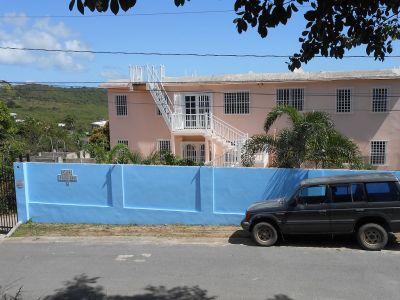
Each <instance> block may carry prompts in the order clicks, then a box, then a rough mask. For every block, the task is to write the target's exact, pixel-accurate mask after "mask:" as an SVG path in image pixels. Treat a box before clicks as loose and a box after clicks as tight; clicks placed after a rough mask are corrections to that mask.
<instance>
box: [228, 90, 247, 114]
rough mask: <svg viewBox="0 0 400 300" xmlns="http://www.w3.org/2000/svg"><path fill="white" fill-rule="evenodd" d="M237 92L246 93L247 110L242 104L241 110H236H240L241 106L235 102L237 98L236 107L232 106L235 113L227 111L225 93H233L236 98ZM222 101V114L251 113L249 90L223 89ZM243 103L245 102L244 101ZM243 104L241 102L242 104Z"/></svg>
mask: <svg viewBox="0 0 400 300" xmlns="http://www.w3.org/2000/svg"><path fill="white" fill-rule="evenodd" d="M239 93H243V94H246V93H247V94H248V101H247V103H248V108H247V112H245V108H246V106H245V105H244V106H242V108H243V110H242V111H243V112H238V111H240V109H241V106H240V105H238V104H237V100H236V107H234V110H235V111H236V112H235V113H227V106H226V102H225V96H226V95H227V94H235V95H236V96H235V97H236V98H237V95H238V94H239ZM222 101H223V113H224V115H238V116H240V115H250V114H251V93H250V91H249V90H239V91H224V92H223V99H222ZM244 104H245V103H244ZM242 105H243V104H242ZM232 107H233V106H231V111H232V110H233V109H232Z"/></svg>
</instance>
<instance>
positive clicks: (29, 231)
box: [12, 222, 240, 238]
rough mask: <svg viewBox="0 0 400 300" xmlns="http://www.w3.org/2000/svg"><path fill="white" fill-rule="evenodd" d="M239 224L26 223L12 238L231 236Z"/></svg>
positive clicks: (238, 228)
mask: <svg viewBox="0 0 400 300" xmlns="http://www.w3.org/2000/svg"><path fill="white" fill-rule="evenodd" d="M237 230H240V227H239V226H205V225H140V226H139V225H98V224H45V223H33V222H28V223H26V224H22V225H21V226H20V227H19V228H18V229H17V230H16V231H15V232H14V234H13V235H12V237H36V236H48V237H57V236H66V237H73V236H136V237H173V238H179V237H182V238H191V237H198V238H202V237H203V238H229V237H230V236H231V235H232V234H233V233H234V232H236V231H237Z"/></svg>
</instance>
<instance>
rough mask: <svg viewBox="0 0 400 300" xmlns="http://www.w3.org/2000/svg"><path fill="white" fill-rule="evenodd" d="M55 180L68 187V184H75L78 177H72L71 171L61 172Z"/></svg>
mask: <svg viewBox="0 0 400 300" xmlns="http://www.w3.org/2000/svg"><path fill="white" fill-rule="evenodd" d="M57 180H58V181H59V182H65V183H66V184H67V185H69V183H70V182H77V181H78V176H76V175H74V174H73V171H72V170H61V171H60V174H59V175H57Z"/></svg>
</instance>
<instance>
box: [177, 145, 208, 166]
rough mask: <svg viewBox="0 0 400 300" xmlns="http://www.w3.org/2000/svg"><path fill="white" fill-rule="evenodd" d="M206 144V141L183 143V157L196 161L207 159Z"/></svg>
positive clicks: (200, 161) (201, 161)
mask: <svg viewBox="0 0 400 300" xmlns="http://www.w3.org/2000/svg"><path fill="white" fill-rule="evenodd" d="M205 150H206V146H205V144H204V143H195V142H194V143H182V157H183V159H185V160H189V161H192V162H195V163H204V162H205V161H206V157H205V156H206V151H205Z"/></svg>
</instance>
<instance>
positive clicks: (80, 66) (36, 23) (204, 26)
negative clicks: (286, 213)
mask: <svg viewBox="0 0 400 300" xmlns="http://www.w3.org/2000/svg"><path fill="white" fill-rule="evenodd" d="M68 4H69V0H34V1H33V0H0V46H2V47H26V48H48V49H69V50H93V51H129V52H162V53H171V52H172V53H192V52H194V53H218V54H227V53H229V54H261V55H264V54H280V55H282V54H283V55H286V54H287V55H291V54H293V53H295V52H297V51H298V50H299V48H300V44H299V42H298V37H299V36H300V34H301V32H302V31H303V29H304V21H303V18H302V15H298V16H296V17H294V18H293V19H292V20H290V22H289V25H287V26H280V27H277V28H275V29H272V30H270V32H269V35H268V37H267V38H265V39H262V38H261V37H260V36H259V35H258V33H257V31H256V29H253V28H249V30H248V31H247V32H245V33H242V34H239V33H238V32H237V30H236V28H235V25H234V24H233V20H234V18H235V16H236V15H235V13H234V11H233V4H234V0H191V1H190V2H187V4H185V6H184V7H179V8H177V7H176V6H175V5H174V1H173V0H138V1H137V4H136V6H135V7H134V8H133V9H132V10H130V11H128V12H127V13H123V12H122V13H120V14H119V16H111V15H110V14H111V12H108V13H106V15H107V16H104V14H103V16H100V15H99V14H98V13H91V12H90V11H89V10H87V11H86V14H85V16H81V15H80V13H79V12H78V11H77V10H76V9H74V10H73V11H72V12H70V11H69V9H68ZM305 9H307V8H305ZM205 11H208V12H205ZM209 11H214V12H209ZM215 11H218V12H215ZM304 11H305V10H303V13H304ZM190 12H203V13H190ZM165 13H170V14H165ZM134 14H136V15H134ZM394 48H395V49H394V52H393V53H392V54H393V55H400V43H399V42H395V43H394ZM348 54H352V55H358V54H361V55H363V54H365V51H364V48H359V49H355V50H353V51H351V52H349V53H348ZM287 61H288V59H286V58H232V57H231V58H224V57H197V58H196V57H185V56H177V57H176V56H175V57H174V56H140V55H107V54H88V53H86V54H70V53H45V52H36V51H17V50H1V49H0V80H6V81H9V82H55V81H57V82H73V83H71V84H70V85H96V84H97V83H100V82H105V81H107V80H111V79H121V78H128V74H129V73H128V67H129V65H146V64H148V65H160V64H163V65H165V67H166V75H167V76H191V75H198V76H201V75H212V74H237V73H248V72H255V73H268V72H289V71H288V68H287V64H286V62H287ZM398 67H400V61H399V59H398V58H387V59H386V60H385V61H384V62H379V61H374V59H373V58H346V59H343V60H336V59H326V58H316V59H314V60H313V61H311V62H310V63H308V64H307V65H304V66H303V67H302V70H303V71H306V72H307V71H337V70H373V69H390V68H398ZM89 82H94V83H91V84H90V83H89Z"/></svg>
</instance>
